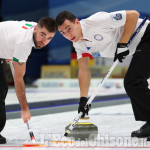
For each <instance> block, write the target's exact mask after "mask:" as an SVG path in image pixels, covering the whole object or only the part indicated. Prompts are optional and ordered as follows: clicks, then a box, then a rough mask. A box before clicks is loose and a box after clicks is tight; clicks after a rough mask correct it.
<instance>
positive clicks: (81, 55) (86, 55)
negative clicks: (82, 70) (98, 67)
mask: <svg viewBox="0 0 150 150" xmlns="http://www.w3.org/2000/svg"><path fill="white" fill-rule="evenodd" d="M76 52H77V59H80V58H84V57H89V58H93V56H92V55H91V54H90V53H86V52H84V51H82V50H76Z"/></svg>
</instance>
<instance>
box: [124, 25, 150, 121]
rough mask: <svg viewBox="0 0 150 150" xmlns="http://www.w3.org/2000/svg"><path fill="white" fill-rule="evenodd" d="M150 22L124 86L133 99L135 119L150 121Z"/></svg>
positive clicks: (132, 61)
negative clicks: (149, 82)
mask: <svg viewBox="0 0 150 150" xmlns="http://www.w3.org/2000/svg"><path fill="white" fill-rule="evenodd" d="M149 77H150V24H149V25H148V27H147V28H146V31H145V33H144V35H143V37H142V39H141V42H140V43H139V45H138V46H137V49H136V52H135V53H134V55H133V58H132V60H131V63H130V66H129V69H128V71H127V74H126V76H125V79H124V87H125V90H126V92H127V94H128V96H129V97H130V99H131V103H132V108H133V112H134V116H135V119H136V120H137V121H138V120H140V121H150V89H149V88H148V82H147V79H148V78H149Z"/></svg>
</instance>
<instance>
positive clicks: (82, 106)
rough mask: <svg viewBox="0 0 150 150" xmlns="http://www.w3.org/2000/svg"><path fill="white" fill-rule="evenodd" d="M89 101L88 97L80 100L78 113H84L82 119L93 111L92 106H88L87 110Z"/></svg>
mask: <svg viewBox="0 0 150 150" xmlns="http://www.w3.org/2000/svg"><path fill="white" fill-rule="evenodd" d="M87 101H88V98H87V97H81V98H80V102H79V107H78V113H80V112H83V115H82V116H81V118H84V116H85V114H86V115H88V112H89V110H90V109H91V104H89V105H87V106H86V108H85V105H86V103H87Z"/></svg>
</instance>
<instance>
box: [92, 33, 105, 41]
mask: <svg viewBox="0 0 150 150" xmlns="http://www.w3.org/2000/svg"><path fill="white" fill-rule="evenodd" d="M94 39H95V40H97V41H101V40H103V37H102V36H101V35H99V34H95V35H94Z"/></svg>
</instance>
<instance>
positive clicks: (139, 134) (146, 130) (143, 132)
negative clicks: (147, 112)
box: [131, 121, 150, 138]
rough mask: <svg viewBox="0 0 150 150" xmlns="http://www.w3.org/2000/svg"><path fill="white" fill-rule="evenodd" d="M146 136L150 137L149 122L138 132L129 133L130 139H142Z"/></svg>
mask: <svg viewBox="0 0 150 150" xmlns="http://www.w3.org/2000/svg"><path fill="white" fill-rule="evenodd" d="M148 136H150V121H148V122H146V123H145V124H144V125H143V126H142V127H141V128H140V129H139V130H137V131H133V132H132V133H131V137H137V138H144V137H148Z"/></svg>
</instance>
